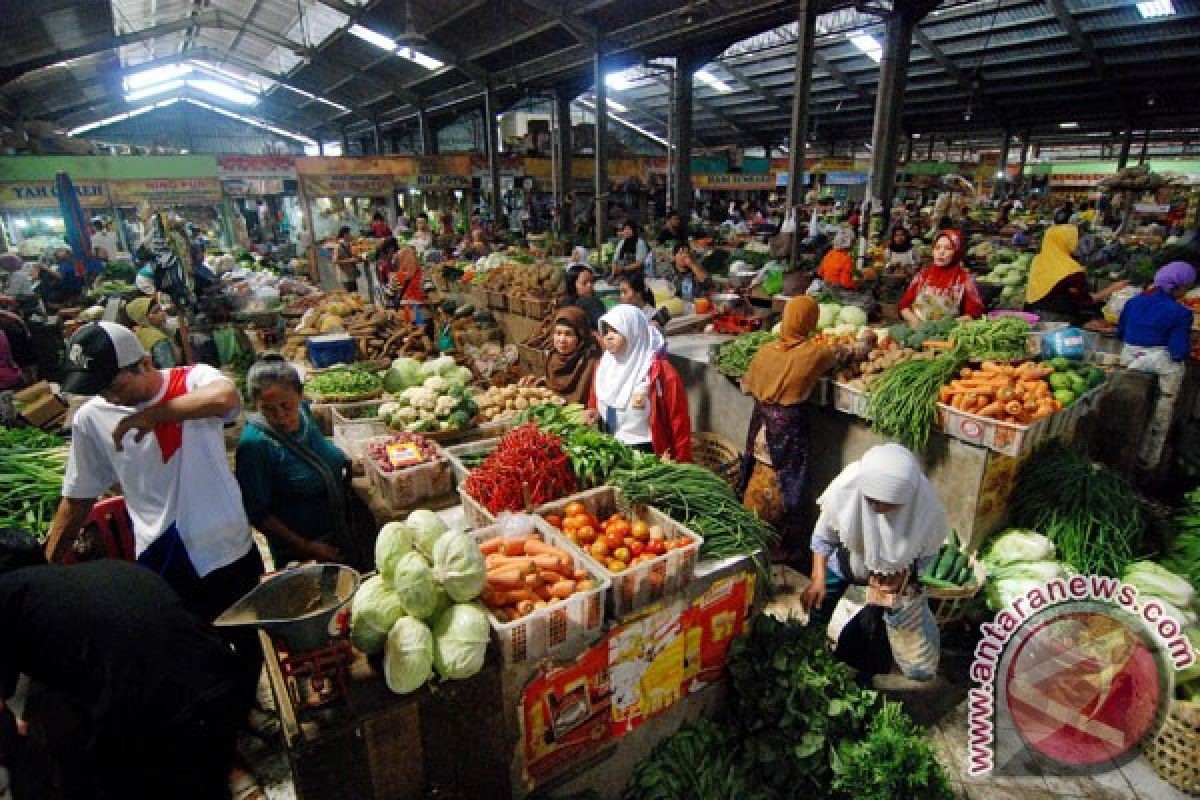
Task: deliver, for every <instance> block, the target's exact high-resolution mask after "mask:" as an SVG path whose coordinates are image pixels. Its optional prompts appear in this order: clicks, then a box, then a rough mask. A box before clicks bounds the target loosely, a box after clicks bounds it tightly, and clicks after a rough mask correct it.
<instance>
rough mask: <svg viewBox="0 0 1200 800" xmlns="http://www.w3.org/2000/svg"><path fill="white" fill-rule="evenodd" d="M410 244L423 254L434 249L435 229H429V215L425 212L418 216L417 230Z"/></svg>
mask: <svg viewBox="0 0 1200 800" xmlns="http://www.w3.org/2000/svg"><path fill="white" fill-rule="evenodd" d="M409 244H411V245H412V246H413V247H415V248H417V250H418V251H420V252H422V253H423V252H425V251H426V250H429V249H431V248H432V247H433V229H432V228H430V227H429V215H428V214H426V213H425V212H424V211H422V212H421V213H420V214H417V229H416V230H415V231H413V235H412V238H411V239H409Z"/></svg>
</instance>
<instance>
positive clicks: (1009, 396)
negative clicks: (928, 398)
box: [938, 361, 1062, 425]
mask: <svg viewBox="0 0 1200 800" xmlns="http://www.w3.org/2000/svg"><path fill="white" fill-rule="evenodd" d="M1053 371H1054V370H1052V369H1050V368H1049V367H1043V366H1040V365H1039V364H1037V363H1036V362H1033V361H1027V362H1025V363H1023V364H1020V365H1015V366H1014V365H1011V364H999V363H996V362H994V361H984V362H983V363H982V365H981V366H980V367H979V369H970V368H964V369H962V370H961V371H960V372H959V373H958V378H956V379H954V380H952V381H951V382H950V383H949V384H948V385H946V386H943V387H942V389H941V391H940V392H939V393H938V400H939V401H940V402H942V403H945V404H947V405H949V406H950V407H951V408H954V409H956V410H958V411H965V412H967V413H968V414H977V415H979V416H981V417H988V418H990V419H995V420H999V421H1001V422H1011V423H1015V424H1017V425H1029V424H1031V423H1033V422H1034V421H1036V420H1039V419H1042V418H1043V417H1048V416H1050V415H1051V414H1053V413H1055V412H1056V411H1059V410H1060V409H1062V404H1061V403H1059V402H1058V401H1057V400H1055V399H1054V392H1053V391H1052V390H1051V388H1050V384H1048V383H1046V380H1045V378H1046V376H1047V375H1049V374H1050V373H1051V372H1053Z"/></svg>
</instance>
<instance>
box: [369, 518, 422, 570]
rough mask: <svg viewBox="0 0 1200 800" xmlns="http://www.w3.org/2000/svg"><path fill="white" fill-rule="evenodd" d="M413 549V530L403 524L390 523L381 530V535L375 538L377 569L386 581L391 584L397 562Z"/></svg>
mask: <svg viewBox="0 0 1200 800" xmlns="http://www.w3.org/2000/svg"><path fill="white" fill-rule="evenodd" d="M412 549H413V533H412V529H411V528H409V527H408V526H407V525H405V524H404V523H403V522H389V523H388V524H386V525H384V526H383V527H382V528H380V529H379V535H378V536H377V537H375V568H376V569H377V570H379V574H380V575H382V576H383V577H384V580H386V581H388V582H389V583H390V582H391V580H392V575H393V574H394V572H395V568H396V562H397V561H398V560H399V559H400V557H401V556H404V555H407V554H408V553H411V552H412Z"/></svg>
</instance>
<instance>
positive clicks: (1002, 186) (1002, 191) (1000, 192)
mask: <svg viewBox="0 0 1200 800" xmlns="http://www.w3.org/2000/svg"><path fill="white" fill-rule="evenodd" d="M1001 135H1002V136H1003V137H1004V138H1003V140H1002V141H1001V142H1000V163H999V165H998V166H997V169H996V172H997V173H999V177H998V178H996V192H995V197H996V199H997V200H1004V198H1006V197H1008V150H1009V145H1008V143H1009V141H1010V140H1011V139H1012V132H1011V131H1009V129H1008V128H1005V129H1004V131H1003V133H1002V134H1001Z"/></svg>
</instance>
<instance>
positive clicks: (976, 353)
mask: <svg viewBox="0 0 1200 800" xmlns="http://www.w3.org/2000/svg"><path fill="white" fill-rule="evenodd" d="M1029 331H1030V327H1029V323H1028V322H1026V321H1025V320H1023V319H1018V318H1016V317H1001V318H1000V319H977V320H971V321H970V322H964V323H962V324H961V325H959V326H958V327H956V328H954V330H952V331H950V341H951V342H953V343H954V344H955V345H956V346H958V347H960V348H962V349H963V351H964V352H965V353H966V355H967V357H968V358H973V359H978V360H986V359H1013V358H1023V357H1025V356H1027V355H1028V339H1029Z"/></svg>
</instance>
